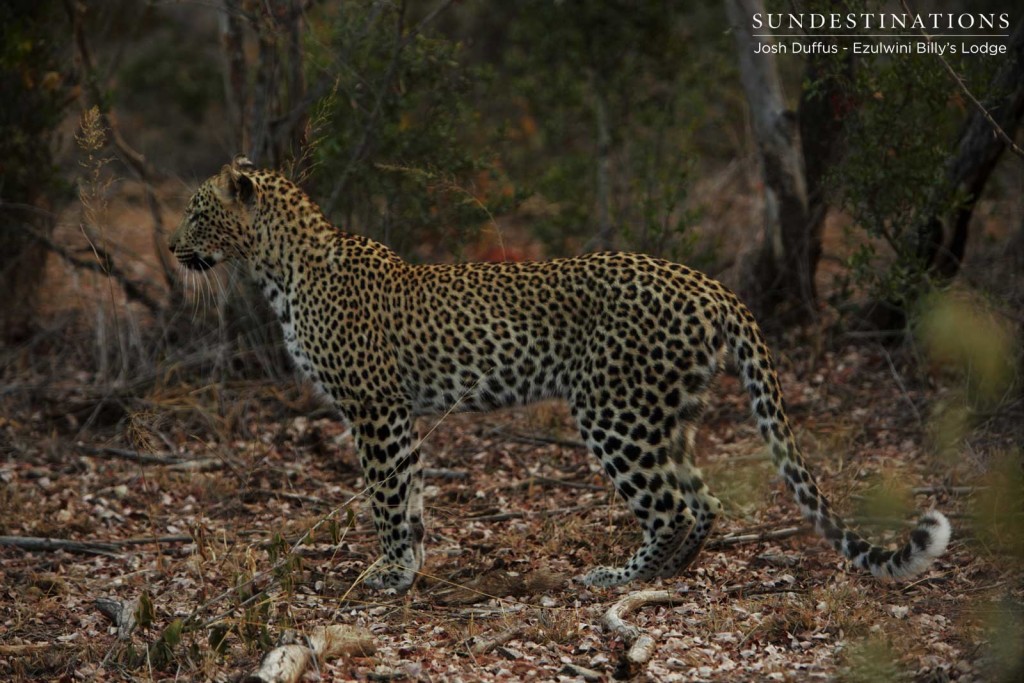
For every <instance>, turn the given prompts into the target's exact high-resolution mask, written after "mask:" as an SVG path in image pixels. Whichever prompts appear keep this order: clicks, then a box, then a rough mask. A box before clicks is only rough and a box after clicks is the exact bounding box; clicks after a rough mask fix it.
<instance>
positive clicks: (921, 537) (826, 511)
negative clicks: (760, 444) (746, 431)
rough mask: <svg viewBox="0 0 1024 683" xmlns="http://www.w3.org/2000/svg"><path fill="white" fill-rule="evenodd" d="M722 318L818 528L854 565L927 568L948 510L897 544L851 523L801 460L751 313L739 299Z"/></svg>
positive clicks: (760, 421) (943, 541)
mask: <svg viewBox="0 0 1024 683" xmlns="http://www.w3.org/2000/svg"><path fill="white" fill-rule="evenodd" d="M722 324H723V329H724V330H725V336H726V340H727V343H728V345H729V349H730V351H731V352H732V355H733V358H734V359H735V364H736V367H737V369H738V371H739V374H740V377H741V378H742V381H743V385H744V386H745V387H746V389H747V392H748V393H749V394H750V407H751V412H752V413H753V416H754V419H755V421H756V422H757V426H758V428H759V429H760V431H761V436H762V437H764V440H765V441H766V442H767V444H768V447H769V449H770V450H771V458H772V463H773V464H774V465H775V467H776V469H777V470H778V472H779V474H780V475H781V476H782V477H783V480H784V481H785V483H786V487H787V488H788V489H789V490H790V491H791V492H792V493H793V496H794V498H795V499H796V502H797V505H799V506H800V510H801V512H802V513H803V516H804V517H805V518H806V519H807V520H808V521H810V522H812V523H813V524H814V529H815V530H816V531H817V532H818V534H820V535H821V536H823V537H824V538H825V539H826V540H827V541H828V542H829V543H831V544H832V546H833V547H834V548H835V549H836V550H837V551H839V552H840V553H842V554H843V556H845V557H846V558H847V559H848V560H849V561H850V562H851V563H853V564H854V565H855V566H858V567H861V568H863V569H867V570H869V571H870V572H871V573H872V574H874V575H875V576H876V577H879V578H884V579H896V578H904V577H910V576H914V575H915V574H918V573H920V572H922V571H924V570H925V569H927V568H928V566H929V565H930V564H931V563H932V561H933V560H934V559H935V558H936V557H939V556H940V555H942V553H943V552H944V551H945V550H946V545H947V544H948V543H949V538H950V533H951V528H950V525H949V520H947V519H946V516H945V515H943V514H942V513H941V512H939V511H937V510H931V511H929V512H926V513H925V514H924V515H922V516H921V518H920V520H919V521H918V523H917V526H916V527H915V529H914V530H913V531H912V532H911V534H910V540H909V541H907V542H906V543H905V544H904V545H903V546H902V547H900V548H898V549H896V550H888V549H886V548H884V547H882V546H878V545H873V544H871V543H870V542H868V541H867V540H865V539H864V538H863V537H862V536H861V535H860V534H858V533H857V532H856V531H854V530H852V529H850V528H849V527H848V526H847V525H846V523H845V522H844V521H843V519H842V518H841V517H840V516H839V515H838V514H836V513H835V512H834V511H833V510H832V507H831V505H830V504H829V502H828V500H827V499H826V498H825V496H824V494H823V493H822V492H821V490H820V489H819V488H818V485H817V483H816V482H815V480H814V476H813V475H812V474H811V473H810V472H809V471H808V469H807V466H806V464H805V463H804V459H803V455H802V454H801V452H800V448H799V446H798V445H797V442H796V439H795V437H794V435H793V430H792V429H791V428H790V425H789V421H788V419H787V418H786V410H785V405H784V401H783V398H782V390H781V388H780V386H779V379H778V375H777V374H776V371H775V364H774V362H773V360H772V356H771V352H770V351H769V350H768V346H767V345H766V344H765V341H764V336H763V335H762V333H761V330H760V328H759V327H758V325H757V322H756V321H755V320H754V316H753V315H752V314H751V312H750V310H749V309H748V308H747V307H746V306H745V305H744V304H743V303H742V302H740V301H739V300H738V299H737V300H735V306H732V307H730V310H729V311H728V312H727V313H726V315H725V317H724V319H723V321H722Z"/></svg>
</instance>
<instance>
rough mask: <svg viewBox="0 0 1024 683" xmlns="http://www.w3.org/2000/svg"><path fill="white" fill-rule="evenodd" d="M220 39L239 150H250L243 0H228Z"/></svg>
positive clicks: (230, 110)
mask: <svg viewBox="0 0 1024 683" xmlns="http://www.w3.org/2000/svg"><path fill="white" fill-rule="evenodd" d="M220 39H221V47H222V49H223V50H224V95H225V99H226V100H227V108H228V117H229V118H230V123H231V127H232V128H234V130H235V135H236V140H238V148H237V151H238V152H242V151H248V149H249V144H250V142H251V135H250V131H249V120H248V116H247V114H248V101H249V88H248V80H247V74H248V71H247V69H246V64H245V52H244V49H245V42H244V38H243V33H242V14H241V6H240V3H239V0H224V10H223V11H222V12H221V14H220Z"/></svg>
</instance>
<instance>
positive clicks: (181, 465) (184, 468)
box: [75, 443, 227, 472]
mask: <svg viewBox="0 0 1024 683" xmlns="http://www.w3.org/2000/svg"><path fill="white" fill-rule="evenodd" d="M75 448H77V449H78V450H79V451H80V452H81V453H83V454H84V455H88V456H92V457H96V458H107V459H117V460H129V461H131V462H137V463H139V464H141V465H163V466H165V467H167V469H169V470H171V471H172V472H214V471H217V470H221V469H224V468H225V467H226V466H227V462H226V461H224V460H221V459H219V458H194V459H193V458H183V457H181V456H177V455H169V454H167V455H164V454H161V453H140V452H138V451H132V450H128V449H126V448H116V447H114V446H88V445H86V444H82V443H78V444H75Z"/></svg>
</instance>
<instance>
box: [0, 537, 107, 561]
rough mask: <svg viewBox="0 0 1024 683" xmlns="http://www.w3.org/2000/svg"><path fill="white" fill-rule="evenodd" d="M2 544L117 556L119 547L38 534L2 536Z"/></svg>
mask: <svg viewBox="0 0 1024 683" xmlns="http://www.w3.org/2000/svg"><path fill="white" fill-rule="evenodd" d="M0 545H6V546H11V547H14V548H21V549H22V550H30V551H37V552H39V551H41V552H52V551H55V550H63V551H65V552H69V553H78V554H80V555H102V556H103V557H117V549H118V548H117V546H116V545H115V544H113V543H100V542H94V541H69V540H67V539H64V538H39V537H36V536H0Z"/></svg>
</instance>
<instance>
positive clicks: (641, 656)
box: [601, 590, 683, 669]
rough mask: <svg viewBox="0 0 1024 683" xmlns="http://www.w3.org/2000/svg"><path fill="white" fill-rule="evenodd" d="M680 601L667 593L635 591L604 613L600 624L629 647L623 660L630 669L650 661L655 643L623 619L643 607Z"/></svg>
mask: <svg viewBox="0 0 1024 683" xmlns="http://www.w3.org/2000/svg"><path fill="white" fill-rule="evenodd" d="M682 601H683V599H682V597H680V596H679V595H677V594H675V593H671V592H669V591H664V590H660V591H656V590H646V591H636V592H634V593H630V594H628V595H626V596H625V597H624V598H622V599H621V600H619V601H618V602H616V603H614V604H613V605H612V606H611V607H609V608H608V609H607V610H606V611H605V613H604V616H603V617H601V623H602V624H604V627H605V628H606V629H608V630H609V631H611V632H612V633H615V634H617V635H620V636H622V639H623V640H624V641H626V643H628V644H629V645H630V648H629V651H628V652H626V658H625V660H626V662H627V665H628V666H629V667H630V668H631V669H632V667H634V666H636V665H641V664H644V663H646V662H647V661H649V660H650V659H651V657H652V656H653V655H654V646H655V641H654V638H652V637H651V636H649V635H647V634H645V633H644V632H643V631H642V630H640V628H639V627H637V626H634V625H633V624H629V623H627V622H626V621H625V620H624V619H623V617H624V616H625V615H626V614H629V613H630V612H633V611H635V610H637V609H639V608H640V607H643V606H645V605H676V604H680V603H682Z"/></svg>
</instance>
